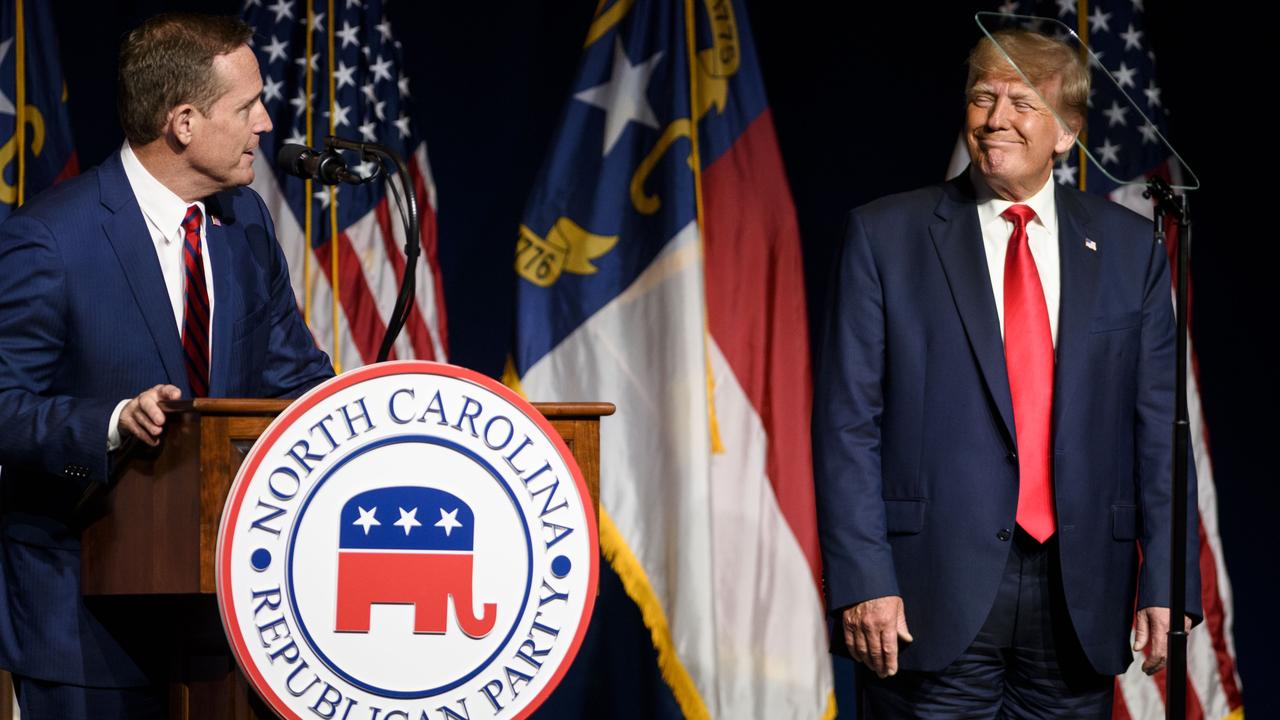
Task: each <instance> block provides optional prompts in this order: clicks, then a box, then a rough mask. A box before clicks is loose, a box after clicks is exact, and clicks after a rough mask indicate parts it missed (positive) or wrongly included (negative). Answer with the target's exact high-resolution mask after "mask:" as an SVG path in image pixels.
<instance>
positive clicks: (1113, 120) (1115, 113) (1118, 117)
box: [1102, 100, 1129, 127]
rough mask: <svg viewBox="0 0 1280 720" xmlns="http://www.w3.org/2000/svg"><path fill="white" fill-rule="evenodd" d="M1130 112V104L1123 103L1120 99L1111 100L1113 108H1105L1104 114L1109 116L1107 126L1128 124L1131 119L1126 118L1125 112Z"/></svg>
mask: <svg viewBox="0 0 1280 720" xmlns="http://www.w3.org/2000/svg"><path fill="white" fill-rule="evenodd" d="M1127 112H1129V106H1128V105H1121V104H1120V103H1119V102H1118V101H1115V100H1112V101H1111V109H1110V110H1103V111H1102V114H1103V115H1105V116H1107V127H1115V126H1116V125H1120V126H1124V125H1128V124H1129V121H1127V120H1125V119H1124V116H1125V113H1127Z"/></svg>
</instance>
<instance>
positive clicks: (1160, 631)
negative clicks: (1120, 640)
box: [1133, 607, 1191, 675]
mask: <svg viewBox="0 0 1280 720" xmlns="http://www.w3.org/2000/svg"><path fill="white" fill-rule="evenodd" d="M1183 623H1184V626H1185V629H1186V631H1187V632H1191V618H1189V617H1184V618H1183ZM1147 642H1150V643H1151V649H1150V650H1148V651H1147V659H1146V660H1145V661H1144V662H1143V663H1142V671H1143V672H1145V673H1146V674H1148V675H1154V674H1155V673H1156V672H1158V671H1160V670H1161V669H1163V668H1164V666H1165V663H1167V662H1168V661H1169V608H1165V607H1146V608H1142V609H1141V610H1139V611H1138V617H1137V621H1136V622H1135V623H1134V630H1133V651H1134V652H1138V651H1139V650H1141V649H1143V648H1144V647H1146V646H1147Z"/></svg>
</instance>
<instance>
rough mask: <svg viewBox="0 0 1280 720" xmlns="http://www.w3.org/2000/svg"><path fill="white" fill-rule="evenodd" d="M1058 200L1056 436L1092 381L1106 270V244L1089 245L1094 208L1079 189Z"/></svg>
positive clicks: (1059, 191)
mask: <svg viewBox="0 0 1280 720" xmlns="http://www.w3.org/2000/svg"><path fill="white" fill-rule="evenodd" d="M1056 202H1057V206H1058V257H1059V258H1060V262H1061V271H1062V294H1061V297H1060V300H1059V304H1058V351H1057V361H1056V363H1057V364H1056V367H1055V368H1054V387H1053V428H1054V438H1055V441H1056V439H1057V435H1058V430H1059V428H1061V427H1062V418H1063V417H1066V414H1067V412H1068V410H1069V409H1070V407H1071V402H1072V399H1073V398H1074V397H1075V396H1076V395H1078V394H1079V391H1080V389H1081V388H1083V387H1084V386H1085V384H1086V383H1087V381H1088V374H1089V367H1088V362H1087V359H1088V342H1089V324H1090V322H1091V320H1092V318H1093V306H1094V299H1095V297H1096V295H1097V290H1098V276H1099V273H1100V270H1101V263H1100V260H1099V256H1100V255H1101V254H1102V253H1104V252H1106V248H1105V247H1102V246H1100V245H1097V244H1096V242H1095V246H1094V247H1095V249H1090V248H1089V247H1087V246H1086V245H1085V240H1087V239H1089V235H1088V232H1089V213H1088V212H1087V211H1086V210H1085V209H1084V207H1083V206H1082V205H1081V204H1080V202H1079V200H1078V199H1077V198H1076V197H1074V191H1071V190H1069V189H1066V188H1061V187H1059V188H1058V189H1057V195H1056ZM1095 241H1096V239H1095Z"/></svg>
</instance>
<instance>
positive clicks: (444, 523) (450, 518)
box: [435, 508, 462, 537]
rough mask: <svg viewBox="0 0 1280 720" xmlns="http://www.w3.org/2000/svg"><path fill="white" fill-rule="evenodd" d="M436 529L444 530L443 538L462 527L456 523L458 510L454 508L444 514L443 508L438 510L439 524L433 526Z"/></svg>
mask: <svg viewBox="0 0 1280 720" xmlns="http://www.w3.org/2000/svg"><path fill="white" fill-rule="evenodd" d="M435 526H436V527H438V528H444V535H445V537H449V534H450V533H452V532H453V529H454V528H456V527H462V523H460V522H458V509H457V508H454V509H453V510H450V511H449V512H445V511H444V508H440V522H438V523H436V525H435Z"/></svg>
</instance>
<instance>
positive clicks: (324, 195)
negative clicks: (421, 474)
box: [311, 188, 409, 535]
mask: <svg viewBox="0 0 1280 720" xmlns="http://www.w3.org/2000/svg"><path fill="white" fill-rule="evenodd" d="M311 194H312V195H313V196H314V197H315V199H317V200H319V201H320V207H321V208H323V209H325V210H328V209H329V189H328V188H320V189H319V190H317V191H315V192H314V193H311ZM401 512H404V511H403V510H401ZM399 524H400V523H396V525H399ZM404 534H405V535H408V534H409V531H408V530H405V532H404Z"/></svg>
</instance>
